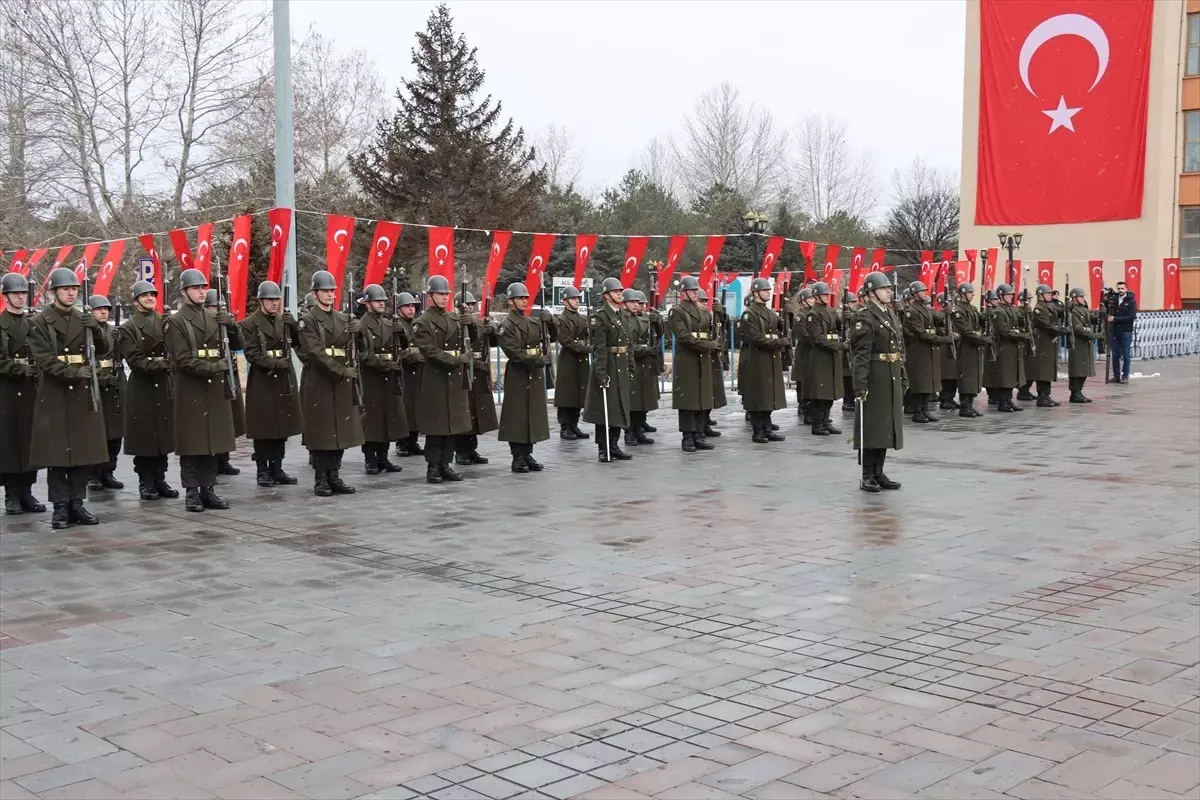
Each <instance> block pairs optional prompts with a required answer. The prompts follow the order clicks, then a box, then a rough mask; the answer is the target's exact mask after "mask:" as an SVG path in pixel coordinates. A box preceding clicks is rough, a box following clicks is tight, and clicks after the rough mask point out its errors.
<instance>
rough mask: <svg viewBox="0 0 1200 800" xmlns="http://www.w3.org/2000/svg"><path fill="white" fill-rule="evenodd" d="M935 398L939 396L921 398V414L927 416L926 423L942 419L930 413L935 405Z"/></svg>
mask: <svg viewBox="0 0 1200 800" xmlns="http://www.w3.org/2000/svg"><path fill="white" fill-rule="evenodd" d="M935 397H937V395H934V394H929V395H922V396H921V400H920V403H921V413H923V414H924V415H925V421H926V422H937V421H938V420H939V419H941V417H935V416H934V415H933V414H930V413H929V406H930V405H931V404H932V403H933V398H935Z"/></svg>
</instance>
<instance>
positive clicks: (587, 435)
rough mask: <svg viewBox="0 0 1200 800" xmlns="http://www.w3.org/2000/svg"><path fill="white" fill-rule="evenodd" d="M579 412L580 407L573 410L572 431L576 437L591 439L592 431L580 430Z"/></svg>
mask: <svg viewBox="0 0 1200 800" xmlns="http://www.w3.org/2000/svg"><path fill="white" fill-rule="evenodd" d="M579 412H580V409H578V408H576V409H574V410H572V411H571V416H572V418H573V421H572V422H571V431H572V432H573V433H574V434H575V438H576V439H590V438H592V435H591V434H590V433H588V432H587V431H581V430H579Z"/></svg>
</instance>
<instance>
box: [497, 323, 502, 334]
mask: <svg viewBox="0 0 1200 800" xmlns="http://www.w3.org/2000/svg"><path fill="white" fill-rule="evenodd" d="M496 333H504V326H503V325H497V326H496Z"/></svg>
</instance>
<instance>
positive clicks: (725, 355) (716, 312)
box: [700, 286, 730, 436]
mask: <svg viewBox="0 0 1200 800" xmlns="http://www.w3.org/2000/svg"><path fill="white" fill-rule="evenodd" d="M700 303H701V305H705V306H707V305H708V295H707V294H705V292H704V287H703V286H702V287H700ZM709 313H710V314H712V318H713V322H714V328H715V330H716V334H715V335H714V341H716V343H717V344H719V345H720V347H719V348H718V349H717V352H716V353H714V354H713V356H712V359H713V369H712V380H713V405H712V408H710V409H708V410H707V411H706V412H704V432H703V435H704V436H720V435H721V432H720V431H718V430H716V424H717V423H716V422H715V421H714V420H713V415H712V412H713V411H715V410H717V409H718V408H724V407H725V406H727V405H729V399H728V398H727V397H726V396H725V373H726V372H728V371H729V346H730V345H729V312H728V311H726V310H725V306H724V304H722V303H721V302H720V301H719V300H718V299H717V298H716V297H714V298H713V300H712V310H711V311H710V312H709Z"/></svg>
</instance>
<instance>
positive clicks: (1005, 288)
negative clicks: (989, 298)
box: [996, 283, 1013, 297]
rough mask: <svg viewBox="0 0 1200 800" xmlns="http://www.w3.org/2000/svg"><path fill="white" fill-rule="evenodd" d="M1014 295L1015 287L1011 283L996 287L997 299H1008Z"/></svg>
mask: <svg viewBox="0 0 1200 800" xmlns="http://www.w3.org/2000/svg"><path fill="white" fill-rule="evenodd" d="M1012 293H1013V287H1012V284H1010V283H1002V284H1000V285H999V286H997V287H996V297H1006V296H1007V295H1010V294H1012Z"/></svg>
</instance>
